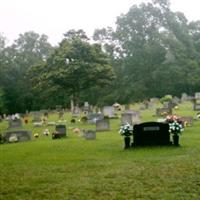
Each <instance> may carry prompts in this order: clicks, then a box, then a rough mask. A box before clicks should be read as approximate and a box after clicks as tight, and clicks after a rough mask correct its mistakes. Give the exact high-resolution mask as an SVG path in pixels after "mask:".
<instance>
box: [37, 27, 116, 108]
mask: <svg viewBox="0 0 200 200" xmlns="http://www.w3.org/2000/svg"><path fill="white" fill-rule="evenodd" d="M33 70H35V71H36V72H40V73H41V76H40V77H38V78H36V79H33V81H35V82H37V83H38V87H45V86H44V85H46V87H47V86H53V87H57V88H60V89H61V88H62V90H63V91H65V93H67V94H68V95H69V96H70V97H71V99H72V100H73V102H74V104H78V103H79V100H80V95H81V94H83V93H84V92H86V91H88V90H89V89H90V88H92V87H94V86H101V87H105V88H106V87H107V86H108V85H109V84H110V83H111V82H112V80H113V79H114V73H113V70H112V67H111V66H110V64H109V59H108V57H107V56H106V54H105V53H103V52H102V50H101V46H100V45H97V44H91V43H89V42H88V38H87V36H86V34H85V33H84V31H82V30H78V31H75V30H70V31H69V32H67V33H66V34H65V38H64V39H63V40H62V41H61V43H60V45H59V47H58V48H56V49H55V51H54V53H53V54H52V56H51V57H50V58H49V59H48V60H47V62H46V64H45V65H43V66H37V67H36V68H35V69H33ZM94 96H95V94H94Z"/></svg>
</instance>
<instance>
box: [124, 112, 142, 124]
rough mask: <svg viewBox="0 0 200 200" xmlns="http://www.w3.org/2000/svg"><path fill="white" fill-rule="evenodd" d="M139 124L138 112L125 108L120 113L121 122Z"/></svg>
mask: <svg viewBox="0 0 200 200" xmlns="http://www.w3.org/2000/svg"><path fill="white" fill-rule="evenodd" d="M126 123H128V124H131V125H134V124H139V123H141V119H140V113H139V112H136V111H133V110H126V111H124V113H122V114H121V124H122V125H123V124H126Z"/></svg>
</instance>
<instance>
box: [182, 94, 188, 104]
mask: <svg viewBox="0 0 200 200" xmlns="http://www.w3.org/2000/svg"><path fill="white" fill-rule="evenodd" d="M187 100H188V95H187V94H186V93H182V95H181V101H182V102H183V101H187Z"/></svg>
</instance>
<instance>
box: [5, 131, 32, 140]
mask: <svg viewBox="0 0 200 200" xmlns="http://www.w3.org/2000/svg"><path fill="white" fill-rule="evenodd" d="M4 135H5V141H6V142H25V141H29V140H31V132H30V131H26V130H18V131H16V130H14V131H7V132H5V134H4Z"/></svg>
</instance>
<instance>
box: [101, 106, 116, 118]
mask: <svg viewBox="0 0 200 200" xmlns="http://www.w3.org/2000/svg"><path fill="white" fill-rule="evenodd" d="M103 114H104V116H108V117H109V118H114V117H115V108H114V107H113V106H104V107H103Z"/></svg>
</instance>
